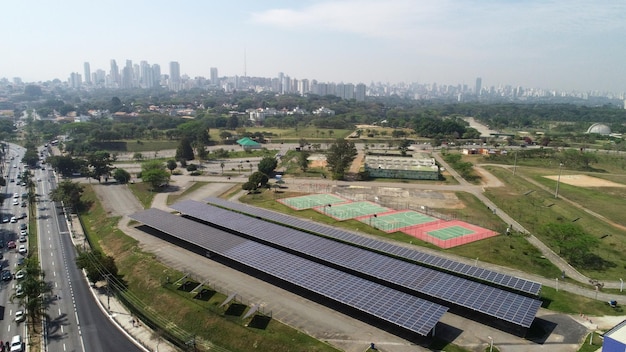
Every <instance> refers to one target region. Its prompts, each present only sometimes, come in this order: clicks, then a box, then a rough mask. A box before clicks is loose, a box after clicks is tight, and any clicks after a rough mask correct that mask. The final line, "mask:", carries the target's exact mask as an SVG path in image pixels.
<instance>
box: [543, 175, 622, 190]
mask: <svg viewBox="0 0 626 352" xmlns="http://www.w3.org/2000/svg"><path fill="white" fill-rule="evenodd" d="M544 177H545V178H548V179H550V180H554V181H556V180H558V179H559V176H558V175H552V176H544ZM559 182H562V183H566V184H568V185H572V186H576V187H621V188H622V187H626V185H623V184H621V183H616V182H613V181H607V180H603V179H601V178H597V177H593V176H587V175H561V179H560V181H559Z"/></svg>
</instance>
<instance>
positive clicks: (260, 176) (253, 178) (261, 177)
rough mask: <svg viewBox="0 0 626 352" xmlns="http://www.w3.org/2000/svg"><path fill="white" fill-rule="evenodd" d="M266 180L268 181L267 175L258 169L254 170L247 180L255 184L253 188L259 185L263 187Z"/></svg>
mask: <svg viewBox="0 0 626 352" xmlns="http://www.w3.org/2000/svg"><path fill="white" fill-rule="evenodd" d="M268 181H269V178H268V177H267V175H266V174H264V173H262V172H260V171H256V172H254V173H252V175H250V176H249V177H248V182H251V183H253V184H254V186H255V189H257V188H259V187H264V186H265V185H267V182H268Z"/></svg>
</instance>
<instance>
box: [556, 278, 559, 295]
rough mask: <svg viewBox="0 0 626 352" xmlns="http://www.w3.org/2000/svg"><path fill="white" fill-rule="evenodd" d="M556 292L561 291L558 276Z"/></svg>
mask: <svg viewBox="0 0 626 352" xmlns="http://www.w3.org/2000/svg"><path fill="white" fill-rule="evenodd" d="M556 292H559V278H558V277H557V278H556Z"/></svg>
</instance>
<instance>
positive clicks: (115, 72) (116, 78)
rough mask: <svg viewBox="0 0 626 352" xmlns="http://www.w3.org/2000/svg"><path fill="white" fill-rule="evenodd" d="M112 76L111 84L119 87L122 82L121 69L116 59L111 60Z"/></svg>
mask: <svg viewBox="0 0 626 352" xmlns="http://www.w3.org/2000/svg"><path fill="white" fill-rule="evenodd" d="M109 75H110V76H111V85H113V86H115V87H117V86H119V84H120V70H119V68H118V67H117V62H115V59H112V60H111V72H110V73H109Z"/></svg>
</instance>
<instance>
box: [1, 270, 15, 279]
mask: <svg viewBox="0 0 626 352" xmlns="http://www.w3.org/2000/svg"><path fill="white" fill-rule="evenodd" d="M0 276H1V277H2V281H11V280H12V279H13V274H11V272H10V271H9V270H2V274H0Z"/></svg>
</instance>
